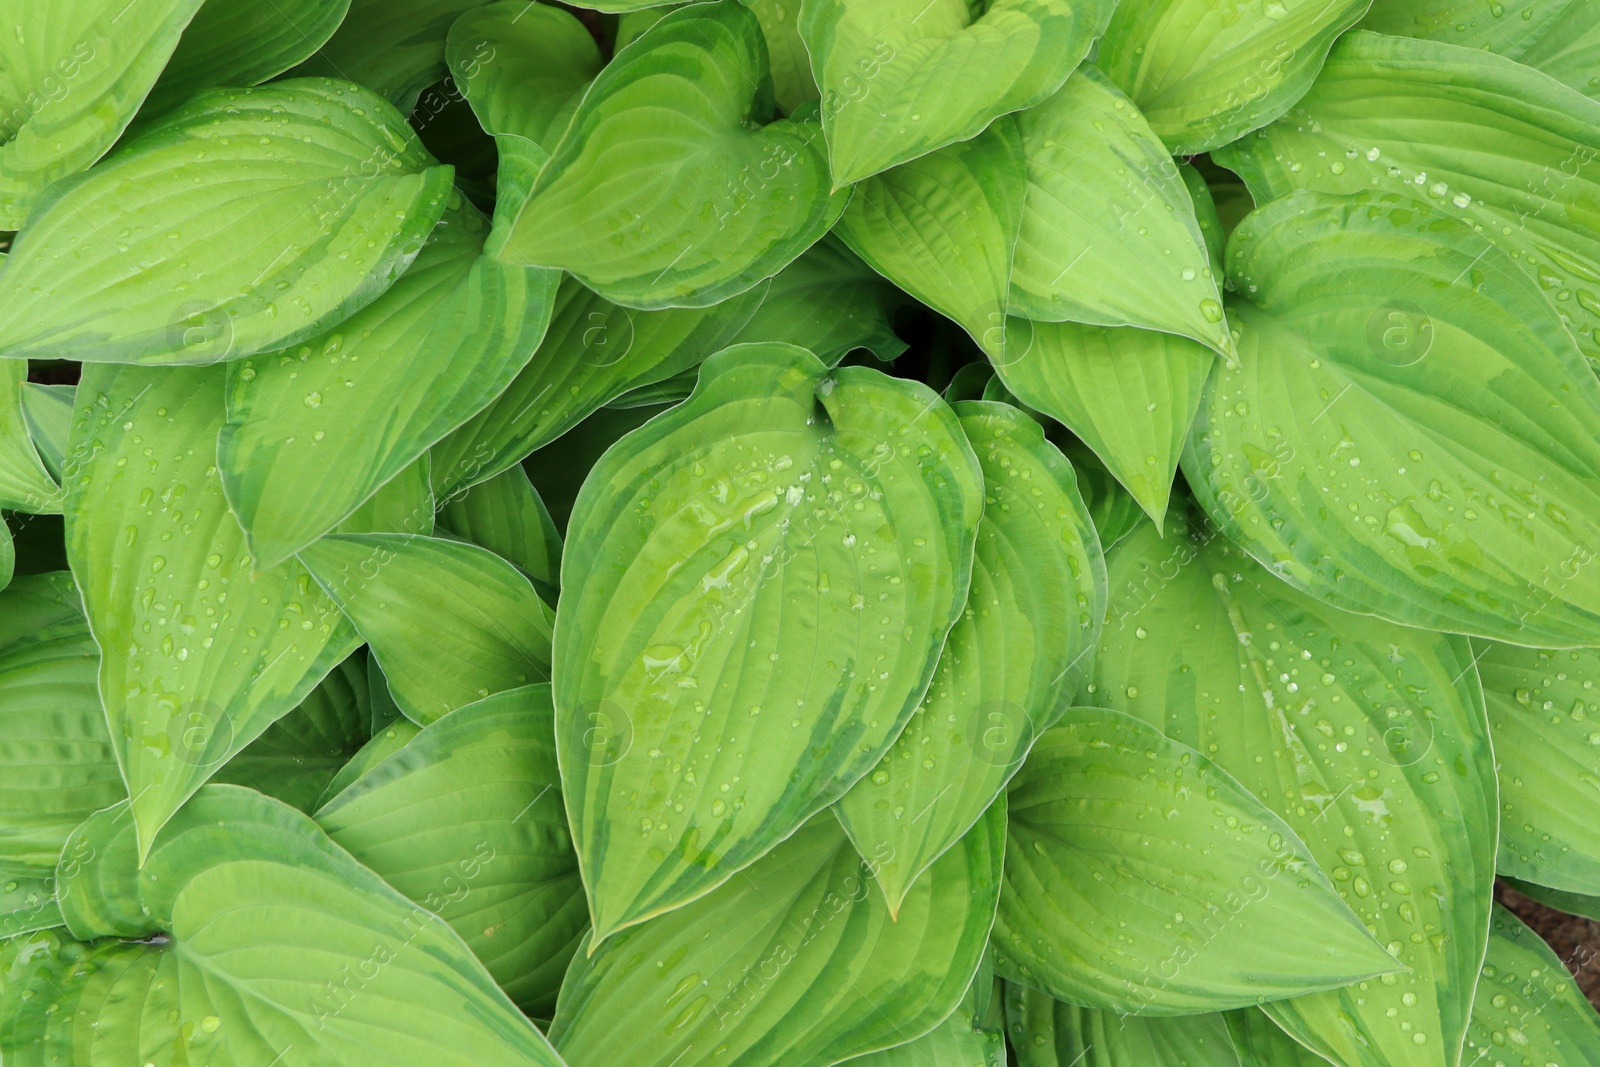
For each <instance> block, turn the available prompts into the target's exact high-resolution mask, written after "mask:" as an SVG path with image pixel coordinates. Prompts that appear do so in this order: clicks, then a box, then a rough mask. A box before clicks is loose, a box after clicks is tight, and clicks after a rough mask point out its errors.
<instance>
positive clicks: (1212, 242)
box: [1178, 163, 1244, 278]
mask: <svg viewBox="0 0 1600 1067" xmlns="http://www.w3.org/2000/svg"><path fill="white" fill-rule="evenodd" d="M1210 169H1211V170H1213V171H1215V170H1217V169H1218V168H1216V167H1212V168H1210ZM1178 174H1179V175H1180V176H1181V177H1182V178H1183V185H1184V188H1186V189H1188V190H1189V199H1190V200H1191V201H1193V203H1194V218H1195V221H1196V222H1198V223H1199V224H1200V234H1201V236H1202V237H1204V238H1205V242H1206V256H1207V258H1209V259H1210V261H1211V273H1212V274H1213V275H1214V276H1216V277H1218V278H1220V277H1222V275H1223V268H1222V264H1223V258H1224V253H1225V252H1226V250H1227V246H1228V234H1229V232H1230V231H1231V227H1226V226H1224V225H1223V223H1222V219H1221V217H1220V216H1219V215H1218V214H1217V201H1216V198H1215V197H1214V196H1213V195H1212V193H1211V186H1209V185H1207V184H1206V179H1205V175H1203V174H1201V173H1200V168H1198V167H1196V166H1195V165H1194V164H1193V163H1179V164H1178ZM1230 177H1231V175H1230ZM1238 188H1240V189H1243V188H1244V186H1243V185H1242V184H1240V185H1238Z"/></svg>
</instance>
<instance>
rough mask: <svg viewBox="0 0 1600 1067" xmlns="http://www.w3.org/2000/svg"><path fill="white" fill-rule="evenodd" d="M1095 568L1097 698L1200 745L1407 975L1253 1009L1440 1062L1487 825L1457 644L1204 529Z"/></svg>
mask: <svg viewBox="0 0 1600 1067" xmlns="http://www.w3.org/2000/svg"><path fill="white" fill-rule="evenodd" d="M1245 358H1246V359H1247V360H1248V358H1249V355H1248V353H1246V355H1245ZM1108 568H1109V571H1110V581H1111V605H1112V606H1111V610H1110V613H1109V615H1108V619H1107V623H1106V629H1105V636H1104V637H1103V638H1102V640H1101V643H1100V648H1099V653H1098V656H1097V658H1096V663H1095V669H1096V685H1097V686H1098V687H1099V695H1100V696H1101V697H1102V698H1104V699H1107V700H1117V701H1119V702H1120V703H1122V704H1123V706H1125V707H1127V708H1128V709H1129V710H1130V711H1131V712H1133V713H1134V714H1137V715H1139V716H1140V717H1142V718H1144V719H1146V720H1147V721H1149V722H1151V723H1153V724H1154V725H1156V726H1158V727H1160V728H1161V729H1163V730H1165V731H1166V733H1167V734H1168V735H1170V736H1172V737H1174V738H1176V739H1177V740H1179V741H1182V742H1184V743H1185V744H1188V745H1191V746H1193V747H1194V748H1195V749H1198V750H1199V751H1201V752H1205V753H1207V754H1209V755H1210V756H1211V758H1212V759H1214V760H1216V762H1217V763H1218V764H1220V765H1221V766H1222V767H1224V768H1226V769H1227V770H1228V771H1229V772H1230V773H1232V774H1233V775H1235V776H1236V777H1237V778H1238V779H1239V780H1240V781H1241V782H1243V783H1244V785H1245V787H1246V788H1248V789H1249V790H1250V791H1251V792H1252V793H1253V794H1254V795H1255V796H1256V797H1259V798H1260V799H1261V801H1262V802H1264V803H1265V804H1267V805H1268V806H1269V807H1271V808H1272V810H1273V811H1275V812H1277V813H1278V814H1279V815H1280V816H1282V817H1283V819H1284V820H1285V821H1286V822H1288V823H1289V825H1290V826H1292V827H1293V828H1294V829H1295V832H1296V833H1298V834H1299V835H1300V836H1301V837H1302V838H1303V839H1304V840H1305V841H1306V843H1307V845H1308V847H1309V848H1310V849H1311V853H1312V855H1313V856H1314V857H1315V858H1316V860H1317V862H1318V863H1320V864H1321V865H1322V868H1323V869H1324V870H1326V871H1328V873H1329V874H1331V875H1332V876H1333V883H1334V886H1335V888H1337V889H1338V891H1339V893H1340V895H1341V896H1342V897H1343V898H1344V901H1345V903H1346V904H1348V905H1349V906H1350V907H1351V908H1352V909H1354V910H1355V912H1356V913H1357V915H1359V916H1360V918H1361V921H1362V923H1364V924H1365V925H1366V927H1367V928H1369V929H1371V930H1372V931H1373V932H1374V936H1375V937H1376V938H1377V939H1378V941H1379V942H1381V943H1382V944H1384V945H1385V946H1387V947H1388V949H1389V951H1390V952H1391V953H1393V954H1394V956H1395V957H1396V958H1397V959H1398V960H1399V961H1400V963H1401V964H1403V965H1405V966H1406V967H1408V968H1409V970H1408V971H1406V972H1404V973H1401V974H1393V975H1386V976H1384V977H1382V978H1381V979H1379V980H1377V981H1363V982H1359V983H1357V984H1356V985H1354V986H1351V987H1349V988H1347V989H1340V990H1336V991H1333V992H1327V993H1316V994H1313V995H1310V996H1304V997H1297V998H1295V999H1293V1000H1279V1001H1276V1002H1274V1003H1271V1004H1268V1005H1267V1006H1266V1007H1267V1011H1268V1013H1269V1014H1271V1015H1272V1017H1273V1018H1274V1019H1275V1020H1277V1021H1278V1022H1279V1023H1280V1024H1282V1025H1283V1026H1284V1027H1285V1028H1287V1029H1288V1030H1289V1031H1290V1032H1291V1033H1293V1034H1294V1035H1295V1036H1296V1037H1297V1038H1298V1039H1299V1040H1300V1041H1302V1042H1304V1043H1305V1044H1307V1045H1309V1046H1310V1047H1312V1048H1314V1049H1316V1050H1318V1051H1319V1052H1321V1053H1322V1054H1323V1055H1325V1056H1327V1057H1328V1058H1329V1059H1332V1060H1333V1061H1334V1062H1336V1063H1341V1064H1347V1065H1349V1067H1393V1065H1394V1064H1397V1063H1403V1064H1407V1065H1408V1067H1454V1065H1455V1063H1456V1060H1455V1054H1456V1050H1457V1049H1458V1048H1459V1047H1460V1043H1461V1034H1462V1030H1463V1028H1464V1027H1465V1026H1466V1022H1467V1013H1468V1008H1469V1006H1470V1004H1471V1002H1472V988H1473V983H1474V981H1475V978H1476V972H1477V966H1478V963H1479V962H1480V961H1481V959H1482V953H1483V938H1484V935H1485V931H1486V930H1487V928H1488V912H1489V897H1490V889H1491V884H1492V881H1493V868H1494V854H1495V828H1496V818H1495V816H1496V799H1495V797H1496V792H1495V778H1494V765H1493V761H1492V758H1491V756H1490V747H1489V740H1488V736H1487V735H1488V726H1487V724H1486V722H1485V721H1484V713H1483V706H1482V696H1481V695H1480V690H1479V687H1478V680H1477V673H1476V672H1475V671H1474V670H1473V664H1472V656H1471V650H1470V649H1469V648H1468V647H1467V643H1466V642H1465V641H1464V640H1462V639H1461V638H1457V637H1448V636H1444V635H1440V634H1432V633H1427V632H1424V631H1421V630H1414V629H1409V628H1406V627H1403V626H1393V625H1390V624H1388V623H1384V622H1381V621H1379V620H1377V619H1373V618H1369V617H1364V616H1356V615H1349V614H1346V613H1344V612H1342V611H1339V610H1337V609H1335V608H1332V607H1329V606H1328V605H1327V604H1326V603H1324V602H1322V601H1320V600H1316V599H1313V598H1311V597H1309V596H1306V595H1304V594H1302V593H1299V592H1297V591H1295V590H1294V589H1292V588H1291V587H1289V586H1287V585H1285V584H1284V583H1282V582H1280V581H1278V580H1277V579H1275V578H1273V577H1272V576H1271V575H1270V574H1268V573H1267V572H1266V571H1265V570H1263V569H1262V568H1261V567H1259V566H1257V565H1255V564H1254V563H1252V562H1251V561H1250V560H1249V559H1248V558H1247V557H1246V556H1245V555H1244V553H1243V552H1241V551H1240V550H1239V549H1238V548H1237V547H1236V546H1234V545H1232V544H1229V543H1228V542H1227V541H1225V540H1224V539H1222V538H1221V537H1219V536H1217V535H1216V533H1215V531H1207V537H1206V538H1205V539H1203V540H1199V541H1196V540H1191V539H1190V538H1189V537H1188V536H1187V535H1186V532H1177V531H1171V532H1169V533H1168V534H1167V536H1166V537H1165V538H1160V537H1157V536H1156V534H1155V531H1154V530H1153V529H1151V528H1150V526H1149V525H1145V526H1143V527H1142V528H1141V529H1140V530H1139V531H1137V532H1135V533H1133V534H1132V535H1130V536H1129V537H1128V538H1127V539H1126V540H1124V541H1123V542H1121V543H1120V544H1119V545H1118V546H1117V548H1116V549H1115V550H1114V551H1112V552H1111V553H1110V554H1109V558H1108ZM1157 649H1159V650H1162V651H1161V653H1160V654H1159V655H1157V653H1156V652H1155V651H1154V650H1157ZM1249 921H1251V922H1253V921H1254V917H1253V915H1251V916H1249ZM1418 1035H1421V1036H1422V1038H1423V1040H1422V1041H1417V1040H1416V1037H1417V1036H1418ZM1269 1062H1273V1063H1275V1061H1269Z"/></svg>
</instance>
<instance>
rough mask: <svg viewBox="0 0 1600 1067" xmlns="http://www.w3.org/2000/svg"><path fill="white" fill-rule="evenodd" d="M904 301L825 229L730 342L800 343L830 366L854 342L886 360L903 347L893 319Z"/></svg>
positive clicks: (775, 281)
mask: <svg viewBox="0 0 1600 1067" xmlns="http://www.w3.org/2000/svg"><path fill="white" fill-rule="evenodd" d="M909 303H911V300H910V298H909V297H907V296H906V294H905V293H903V292H901V291H900V290H899V289H897V288H895V287H894V286H893V285H890V284H889V283H888V282H886V281H884V280H883V277H882V276H881V275H879V274H878V273H877V272H875V271H874V270H873V269H872V268H871V267H869V266H867V265H866V264H865V263H863V262H862V261H861V260H860V258H859V257H857V256H856V254H855V253H854V252H852V251H850V249H848V248H846V247H845V246H844V244H842V243H841V242H839V241H837V240H835V239H834V238H833V237H832V236H831V235H830V236H828V237H824V238H823V239H822V240H820V241H818V242H817V243H816V244H814V245H812V246H811V247H810V248H808V249H806V250H805V251H804V252H803V253H801V255H800V258H799V259H797V260H795V261H794V262H793V263H791V264H789V265H788V266H787V267H785V268H783V270H781V271H779V272H778V274H777V276H776V277H775V278H773V279H772V284H771V285H770V286H768V288H767V292H766V296H765V297H764V298H763V299H762V301H761V306H760V307H759V308H758V309H757V310H756V313H755V315H753V316H752V317H751V319H750V321H749V322H748V323H746V324H745V326H744V328H743V329H742V330H740V332H739V333H738V335H737V336H736V337H734V338H733V340H732V341H730V342H729V344H733V343H735V342H737V343H741V344H743V343H755V342H758V341H781V342H783V343H785V344H791V345H799V346H800V347H802V348H807V349H810V350H811V351H812V352H814V353H815V354H816V356H817V358H818V359H820V360H822V362H824V363H826V364H828V366H830V367H832V366H835V365H837V364H838V362H839V361H840V360H842V359H843V358H844V357H845V356H846V355H848V354H849V353H850V352H852V351H854V350H855V349H857V348H865V349H867V350H869V351H870V352H871V353H872V354H873V355H874V356H876V357H877V358H878V359H879V360H881V361H884V362H887V361H889V360H891V359H894V358H895V357H896V356H898V355H900V354H901V353H902V352H904V351H905V350H906V343H905V342H904V341H902V340H900V338H899V337H897V336H896V335H895V332H894V324H893V320H894V313H895V311H896V310H898V309H899V308H901V307H904V306H906V305H907V304H909Z"/></svg>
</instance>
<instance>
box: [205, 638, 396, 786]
mask: <svg viewBox="0 0 1600 1067" xmlns="http://www.w3.org/2000/svg"><path fill="white" fill-rule="evenodd" d="M371 738H372V730H371V709H370V708H369V707H368V701H367V661H366V657H364V656H359V655H358V656H352V657H350V658H349V659H347V660H345V661H344V662H343V663H341V664H339V665H338V666H337V667H335V668H334V669H333V670H331V671H329V672H328V676H327V677H326V678H324V679H322V681H320V682H318V683H317V687H316V688H315V689H313V690H312V691H311V692H310V693H308V694H307V695H306V698H305V699H304V700H302V701H301V702H300V705H299V707H297V708H295V709H294V710H293V711H291V712H289V714H287V715H285V716H284V717H283V718H281V719H279V720H278V721H277V722H275V723H273V724H272V725H271V726H269V727H267V728H266V730H265V731H263V732H262V734H261V736H260V737H258V738H256V739H255V740H254V741H252V742H250V744H248V745H246V746H245V747H244V749H243V750H242V751H241V752H240V753H239V754H238V755H237V756H235V757H233V758H232V759H230V760H229V761H228V762H227V763H225V764H223V765H222V769H221V770H219V771H217V773H216V774H215V775H214V776H213V777H212V779H211V780H212V781H214V782H228V783H232V784H234V785H245V786H249V787H250V788H252V789H256V790H259V791H260V792H262V793H265V794H266V795H267V796H269V797H273V798H275V799H277V800H281V801H283V802H284V803H285V804H288V805H289V806H290V807H292V808H299V809H300V810H301V811H305V812H310V811H314V810H316V807H317V801H318V800H319V799H320V798H321V797H322V794H323V792H324V791H326V790H327V788H328V786H329V784H330V783H331V782H332V781H333V776H334V775H336V774H338V773H339V770H340V768H342V767H344V766H345V764H347V763H349V762H350V759H351V757H353V756H354V755H355V754H356V753H357V752H359V751H360V750H361V748H362V746H363V745H365V744H366V743H367V742H368V741H369V740H371Z"/></svg>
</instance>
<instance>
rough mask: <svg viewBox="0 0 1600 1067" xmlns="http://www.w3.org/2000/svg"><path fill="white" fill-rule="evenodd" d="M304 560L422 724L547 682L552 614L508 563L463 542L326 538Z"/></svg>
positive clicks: (415, 538) (307, 551)
mask: <svg viewBox="0 0 1600 1067" xmlns="http://www.w3.org/2000/svg"><path fill="white" fill-rule="evenodd" d="M299 559H300V561H301V562H302V563H303V564H305V566H306V567H307V568H308V569H309V570H310V571H311V573H312V574H313V575H314V576H315V577H316V579H317V583H318V584H319V585H321V586H322V588H323V590H324V591H325V592H326V593H327V595H328V596H329V597H331V598H332V599H333V601H334V603H336V604H338V605H339V607H340V609H341V610H343V611H344V613H345V614H347V615H349V616H350V621H351V622H352V623H354V624H355V628H356V629H357V630H358V631H359V632H360V634H361V636H362V637H363V638H364V639H365V640H366V642H367V643H368V644H369V645H370V646H371V648H372V655H373V656H374V657H375V658H376V659H377V661H378V662H379V663H380V664H382V665H383V672H384V675H385V676H386V677H387V678H388V681H389V691H390V692H391V693H393V694H394V699H395V703H396V704H398V705H399V706H400V709H401V710H402V711H404V712H405V713H406V715H407V716H408V717H409V718H411V719H413V720H415V721H416V722H417V723H419V724H421V725H427V724H428V723H431V722H433V721H434V720H436V719H438V718H439V717H440V716H442V715H445V714H447V713H449V712H452V711H454V710H455V709H457V708H459V707H464V706H465V705H467V704H471V703H473V702H474V701H477V700H479V699H481V698H483V697H486V696H488V695H489V694H490V693H498V692H500V691H501V690H503V689H515V688H517V687H519V686H524V685H531V684H533V683H535V682H545V681H549V680H550V626H551V622H552V618H551V611H550V609H549V608H548V607H546V606H545V604H544V601H542V600H540V599H539V594H538V593H536V592H534V590H533V586H532V585H531V584H530V583H529V581H528V579H527V578H526V577H525V576H523V574H522V572H520V571H518V570H517V569H516V568H515V567H513V566H512V565H511V564H509V563H507V562H506V561H505V560H503V559H501V558H500V557H499V556H496V555H495V554H494V553H493V552H490V551H488V550H487V549H483V548H479V547H478V546H476V545H469V544H466V543H465V542H461V541H450V540H446V539H444V538H437V537H422V536H417V535H412V534H403V533H392V534H390V533H383V534H379V533H374V534H330V535H329V536H327V537H324V538H323V539H322V540H320V541H318V542H316V543H315V544H313V545H311V546H309V547H308V548H306V549H304V550H303V551H302V552H301V553H300V555H299Z"/></svg>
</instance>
